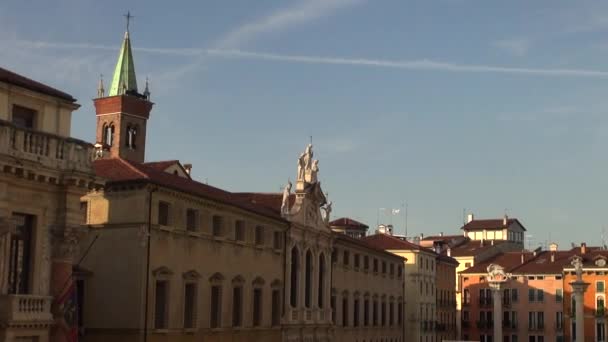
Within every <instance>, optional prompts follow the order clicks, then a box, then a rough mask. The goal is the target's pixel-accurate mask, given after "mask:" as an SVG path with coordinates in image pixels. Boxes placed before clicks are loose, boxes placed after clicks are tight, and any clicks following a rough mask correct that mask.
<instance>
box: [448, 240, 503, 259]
mask: <svg viewBox="0 0 608 342" xmlns="http://www.w3.org/2000/svg"><path fill="white" fill-rule="evenodd" d="M492 241H493V242H492ZM507 242H508V241H504V240H490V241H488V240H486V241H484V242H483V245H482V241H479V240H467V241H466V242H465V243H462V244H460V245H458V246H454V247H452V248H451V251H450V252H451V255H452V256H453V257H460V256H475V255H477V254H479V253H482V252H485V251H487V250H488V249H491V248H494V246H496V245H499V244H503V243H507ZM492 243H493V244H492Z"/></svg>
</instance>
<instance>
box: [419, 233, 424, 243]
mask: <svg viewBox="0 0 608 342" xmlns="http://www.w3.org/2000/svg"><path fill="white" fill-rule="evenodd" d="M422 239H424V234H422V233H420V240H421V241H422Z"/></svg>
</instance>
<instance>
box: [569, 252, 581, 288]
mask: <svg viewBox="0 0 608 342" xmlns="http://www.w3.org/2000/svg"><path fill="white" fill-rule="evenodd" d="M571 264H572V266H574V271H575V272H576V281H581V282H582V281H583V259H582V258H581V257H580V256H578V255H577V256H575V257H574V258H573V259H572V262H571Z"/></svg>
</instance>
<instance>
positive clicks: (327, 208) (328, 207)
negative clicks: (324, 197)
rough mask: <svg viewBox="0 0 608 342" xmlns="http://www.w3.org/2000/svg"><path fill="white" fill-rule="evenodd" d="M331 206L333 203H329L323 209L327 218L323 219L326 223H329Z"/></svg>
mask: <svg viewBox="0 0 608 342" xmlns="http://www.w3.org/2000/svg"><path fill="white" fill-rule="evenodd" d="M331 206H332V203H331V201H329V202H327V204H325V206H324V207H323V210H324V211H325V216H324V217H323V221H324V222H325V223H329V216H330V215H331Z"/></svg>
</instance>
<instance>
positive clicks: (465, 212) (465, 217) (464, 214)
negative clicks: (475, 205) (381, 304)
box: [462, 208, 467, 226]
mask: <svg viewBox="0 0 608 342" xmlns="http://www.w3.org/2000/svg"><path fill="white" fill-rule="evenodd" d="M465 224H467V208H462V225H463V226H464V225H465Z"/></svg>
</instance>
